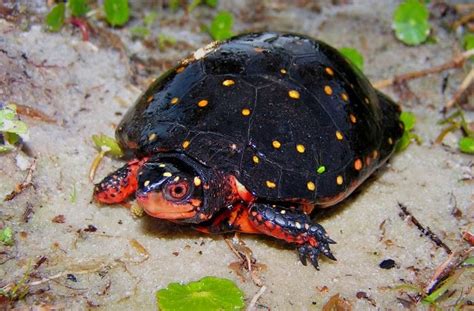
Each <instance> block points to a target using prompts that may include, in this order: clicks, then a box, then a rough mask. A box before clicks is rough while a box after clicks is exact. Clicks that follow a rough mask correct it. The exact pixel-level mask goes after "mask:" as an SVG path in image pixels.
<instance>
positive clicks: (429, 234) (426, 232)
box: [398, 203, 452, 254]
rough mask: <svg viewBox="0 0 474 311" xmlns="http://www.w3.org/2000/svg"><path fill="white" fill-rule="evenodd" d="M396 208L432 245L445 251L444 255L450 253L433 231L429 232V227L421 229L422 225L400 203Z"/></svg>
mask: <svg viewBox="0 0 474 311" xmlns="http://www.w3.org/2000/svg"><path fill="white" fill-rule="evenodd" d="M398 206H399V207H400V209H401V210H402V212H403V214H404V215H405V216H407V217H409V218H410V220H411V222H412V223H413V224H414V225H415V226H416V227H417V228H418V230H420V232H421V233H422V234H423V235H424V236H427V237H428V238H430V240H431V241H433V243H435V244H436V245H437V246H439V247H442V248H443V249H444V250H445V251H446V253H448V254H451V253H452V251H451V249H450V248H449V247H448V246H447V245H446V244H444V242H443V241H441V239H440V238H439V237H438V236H437V235H436V234H435V233H434V232H433V231H431V229H430V228H429V227H426V228H425V227H423V225H422V224H421V223H420V222H419V221H418V219H416V218H415V216H413V215H412V214H411V213H410V212H409V211H408V209H407V207H406V206H404V205H403V204H401V203H398Z"/></svg>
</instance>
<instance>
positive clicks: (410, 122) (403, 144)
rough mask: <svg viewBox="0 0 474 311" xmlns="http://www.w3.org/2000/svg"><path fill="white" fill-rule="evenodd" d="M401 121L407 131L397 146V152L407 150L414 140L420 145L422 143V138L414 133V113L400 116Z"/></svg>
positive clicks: (405, 112)
mask: <svg viewBox="0 0 474 311" xmlns="http://www.w3.org/2000/svg"><path fill="white" fill-rule="evenodd" d="M400 121H402V123H403V125H404V128H405V129H404V131H403V135H402V137H401V138H400V140H399V141H398V143H397V145H396V146H395V150H397V152H400V151H403V150H405V149H407V148H408V146H409V145H410V144H411V142H412V140H413V139H414V140H415V141H417V142H418V143H421V139H420V137H419V136H418V135H416V134H415V133H413V129H414V128H415V123H416V117H415V115H414V114H413V113H412V112H408V111H403V112H402V113H401V114H400Z"/></svg>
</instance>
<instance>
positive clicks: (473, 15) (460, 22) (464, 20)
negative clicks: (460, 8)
mask: <svg viewBox="0 0 474 311" xmlns="http://www.w3.org/2000/svg"><path fill="white" fill-rule="evenodd" d="M473 19H474V12H470V13H468V14H466V15H463V16H461V17H460V18H459V19H458V20H456V21H455V22H454V23H453V26H452V28H453V30H456V28H458V27H459V26H461V25H464V24H466V23H468V22H469V21H471V20H473Z"/></svg>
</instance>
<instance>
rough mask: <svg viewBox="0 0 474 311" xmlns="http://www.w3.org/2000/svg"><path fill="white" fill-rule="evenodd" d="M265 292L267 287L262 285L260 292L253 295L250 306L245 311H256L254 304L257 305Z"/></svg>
mask: <svg viewBox="0 0 474 311" xmlns="http://www.w3.org/2000/svg"><path fill="white" fill-rule="evenodd" d="M266 290H267V287H266V286H265V285H263V286H262V287H261V288H260V290H259V291H258V293H257V294H255V296H253V298H252V300H251V301H250V304H249V306H248V307H247V311H255V310H257V308H256V306H255V304H256V303H257V301H258V299H259V298H260V296H262V295H263V293H264V292H265V291H266Z"/></svg>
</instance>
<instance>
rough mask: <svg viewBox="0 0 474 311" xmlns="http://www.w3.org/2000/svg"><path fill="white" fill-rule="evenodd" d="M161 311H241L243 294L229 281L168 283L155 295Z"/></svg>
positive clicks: (212, 278)
mask: <svg viewBox="0 0 474 311" xmlns="http://www.w3.org/2000/svg"><path fill="white" fill-rule="evenodd" d="M156 298H157V304H158V307H159V310H161V311H180V310H183V311H185V310H193V311H213V310H216V311H217V310H222V311H224V310H241V309H242V308H243V307H244V298H243V292H242V291H241V290H240V289H239V288H238V287H237V286H236V285H235V284H234V283H233V282H232V281H230V280H228V279H222V278H217V277H212V276H207V277H204V278H202V279H201V280H199V281H196V282H190V283H188V284H179V283H170V284H168V287H167V288H164V289H160V290H159V291H158V292H157V293H156Z"/></svg>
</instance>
